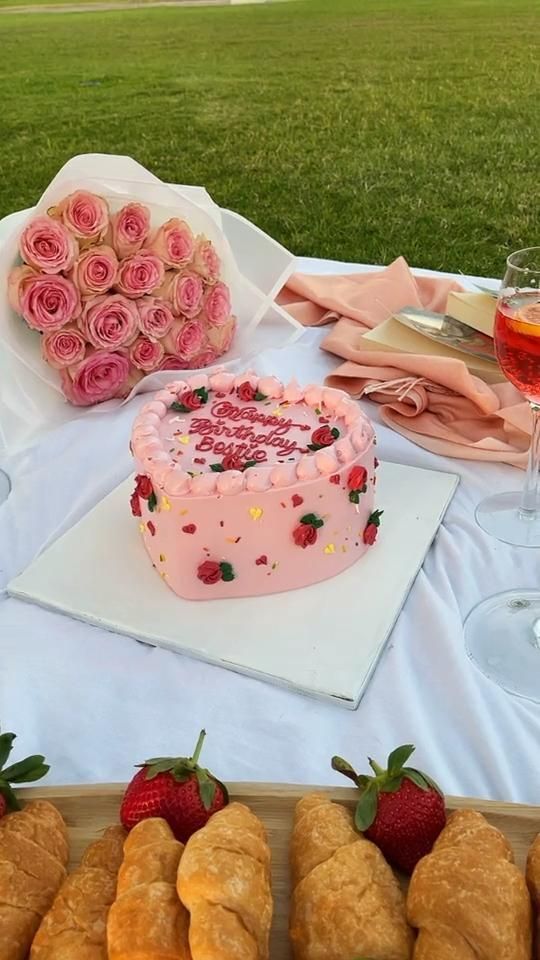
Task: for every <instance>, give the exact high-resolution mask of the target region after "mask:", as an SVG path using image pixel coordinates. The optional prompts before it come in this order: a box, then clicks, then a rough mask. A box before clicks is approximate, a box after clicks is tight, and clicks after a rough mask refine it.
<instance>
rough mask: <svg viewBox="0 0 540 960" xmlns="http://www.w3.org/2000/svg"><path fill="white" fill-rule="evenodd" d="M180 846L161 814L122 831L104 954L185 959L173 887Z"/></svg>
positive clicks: (182, 920) (181, 913)
mask: <svg viewBox="0 0 540 960" xmlns="http://www.w3.org/2000/svg"><path fill="white" fill-rule="evenodd" d="M182 850H183V847H182V844H181V843H178V841H177V840H175V839H174V836H173V833H172V830H171V829H170V827H169V826H168V824H167V823H166V822H165V820H160V819H158V818H150V819H148V820H142V821H141V822H140V823H138V824H137V826H136V827H134V828H133V830H132V831H131V832H130V833H129V834H128V837H127V840H126V842H125V844H124V859H123V861H122V865H121V867H120V870H119V873H118V885H117V891H116V900H115V901H114V903H113V905H112V907H111V909H110V910H109V917H108V921H107V945H108V950H109V960H191V957H190V953H189V947H188V922H189V918H188V914H187V911H186V910H185V909H184V907H183V906H182V904H181V903H180V901H179V899H178V895H177V893H176V874H177V871H178V863H179V861H180V857H181V855H182Z"/></svg>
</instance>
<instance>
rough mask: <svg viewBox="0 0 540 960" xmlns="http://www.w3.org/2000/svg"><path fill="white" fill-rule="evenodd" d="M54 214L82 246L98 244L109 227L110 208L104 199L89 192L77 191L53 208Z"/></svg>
mask: <svg viewBox="0 0 540 960" xmlns="http://www.w3.org/2000/svg"><path fill="white" fill-rule="evenodd" d="M52 214H53V216H55V217H60V219H61V220H62V222H63V223H64V225H65V226H66V227H67V228H68V230H70V231H71V233H72V234H73V235H74V236H75V237H77V239H78V240H79V241H80V242H81V246H88V244H89V243H98V242H99V241H100V240H102V239H103V237H104V236H105V234H106V232H107V228H108V226H109V206H108V204H107V202H106V200H104V199H103V197H98V196H97V194H95V193H90V192H89V191H88V190H76V191H75V193H70V194H69V196H68V197H64V199H63V200H61V201H60V203H58V204H57V205H56V207H53V210H52Z"/></svg>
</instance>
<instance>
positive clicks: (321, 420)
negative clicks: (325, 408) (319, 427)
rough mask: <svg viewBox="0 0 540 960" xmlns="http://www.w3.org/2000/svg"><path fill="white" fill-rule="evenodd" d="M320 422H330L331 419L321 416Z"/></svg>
mask: <svg viewBox="0 0 540 960" xmlns="http://www.w3.org/2000/svg"><path fill="white" fill-rule="evenodd" d="M315 412H317V411H315ZM319 423H330V419H329V417H319Z"/></svg>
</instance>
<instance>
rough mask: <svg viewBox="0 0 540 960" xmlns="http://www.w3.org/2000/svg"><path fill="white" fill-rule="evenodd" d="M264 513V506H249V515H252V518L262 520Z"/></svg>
mask: <svg viewBox="0 0 540 960" xmlns="http://www.w3.org/2000/svg"><path fill="white" fill-rule="evenodd" d="M263 513H264V510H263V508H262V507H250V508H249V515H250V517H251V519H252V520H260V519H261V517H262V515H263Z"/></svg>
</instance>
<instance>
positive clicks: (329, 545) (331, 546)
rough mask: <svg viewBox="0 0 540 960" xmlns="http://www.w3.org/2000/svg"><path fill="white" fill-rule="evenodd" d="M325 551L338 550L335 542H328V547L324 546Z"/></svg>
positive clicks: (333, 551)
mask: <svg viewBox="0 0 540 960" xmlns="http://www.w3.org/2000/svg"><path fill="white" fill-rule="evenodd" d="M324 552H325V553H335V552H336V548H335V546H334V544H333V543H328V544H327V545H326V547H325V548H324Z"/></svg>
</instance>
